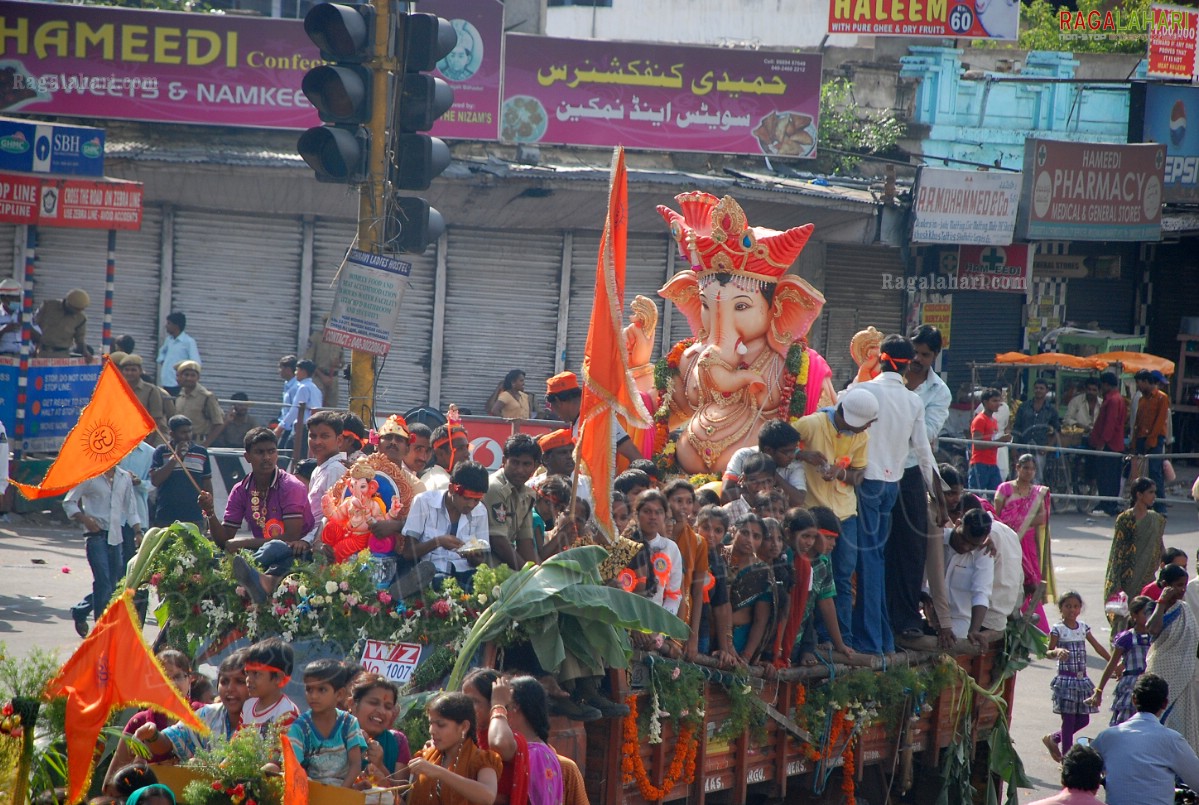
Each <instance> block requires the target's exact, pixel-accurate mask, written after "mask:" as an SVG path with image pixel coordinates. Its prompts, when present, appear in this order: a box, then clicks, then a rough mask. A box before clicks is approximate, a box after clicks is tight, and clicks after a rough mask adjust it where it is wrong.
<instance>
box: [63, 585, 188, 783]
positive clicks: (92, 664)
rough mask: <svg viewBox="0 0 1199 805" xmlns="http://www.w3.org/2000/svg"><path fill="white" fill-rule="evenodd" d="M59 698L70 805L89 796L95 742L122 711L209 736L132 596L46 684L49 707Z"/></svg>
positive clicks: (112, 607) (113, 607)
mask: <svg viewBox="0 0 1199 805" xmlns="http://www.w3.org/2000/svg"><path fill="white" fill-rule="evenodd" d="M58 696H66V697H67V719H66V733H67V783H68V787H69V789H70V793H69V795H68V796H67V801H68V802H79V801H80V799H82V797H83V796H84V794H86V793H87V786H88V783H89V782H90V781H91V777H92V767H93V765H94V764H95V761H96V741H97V739H98V738H99V736H100V730H102V729H103V728H104V725H105V724H106V723H107V722H108V716H109V715H110V714H111V713H112V711H113V710H115V709H117V708H120V707H128V706H135V707H141V708H146V707H148V708H152V709H154V710H156V711H158V712H160V713H163V714H164V715H167V716H170V717H172V718H177V719H179V721H180V722H182V723H183V724H186V725H187V726H189V727H191V728H192V729H193V730H195V731H196V732H199V733H201V734H203V735H207V734H208V727H206V726H205V725H204V723H203V722H201V721H200V719H198V718H196V715H195V713H193V712H192V709H191V706H190V705H189V704H188V703H187V700H185V699H184V698H183V695H182V694H181V693H180V692H179V691H178V689H176V688H175V686H174V685H172V684H171V681H170V680H169V679H167V676H166V673H165V672H164V671H163V668H162V665H160V664H159V662H158V660H157V659H156V658H155V657H154V654H153V652H152V651H151V650H150V647H149V646H148V645H146V641H145V639H144V638H143V637H142V631H141V627H140V626H139V625H138V619H137V613H136V612H135V611H134V609H133V591H132V590H126V591H125V592H124V593H123V594H122V595H121V597H120V598H118V599H116V600H115V601H113V602H112V603H111V604H109V605H108V609H107V610H105V611H104V614H103V615H102V616H101V617H100V620H99V621H97V622H96V628H95V629H93V630H92V633H91V634H90V635H88V636H87V637H86V638H85V639H84V641H83V642H82V643H81V644H80V645H79V648H77V649H75V653H74V654H72V655H71V658H70V659H69V660H67V661H66V664H64V665H63V667H62V668H60V669H59V671H58V675H57V676H55V677H54V679H52V680H50V682H49V683H47V685H46V689H45V691H44V693H43V697H44V698H45V699H46V700H47V701H49V700H50V699H53V698H55V697H58Z"/></svg>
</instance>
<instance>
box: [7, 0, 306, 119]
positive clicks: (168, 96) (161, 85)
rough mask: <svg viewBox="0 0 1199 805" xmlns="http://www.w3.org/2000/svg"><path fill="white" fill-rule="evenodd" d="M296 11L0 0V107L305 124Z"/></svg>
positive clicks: (302, 51)
mask: <svg viewBox="0 0 1199 805" xmlns="http://www.w3.org/2000/svg"><path fill="white" fill-rule="evenodd" d="M318 64H320V56H319V54H318V52H317V49H316V46H315V45H314V44H312V42H311V41H309V39H308V37H307V35H305V33H304V25H303V23H302V22H300V21H298V20H276V19H264V18H254V17H235V16H224V15H217V14H186V13H178V12H167V11H140V10H133V9H122V8H111V7H100V6H76V5H68V4H64V3H22V2H11V1H9V2H0V110H3V111H4V112H16V111H19V112H21V113H22V114H35V115H70V116H72V117H88V118H116V119H124V120H148V121H157V122H164V123H199V124H209V125H218V126H250V127H258V128H274V129H303V128H307V127H309V126H314V125H317V124H319V123H320V120H319V119H318V118H317V116H316V111H315V110H314V109H313V108H312V105H311V104H309V103H308V99H307V98H305V97H304V93H302V92H301V91H300V81H301V79H303V77H304V73H305V72H307V71H308V70H309V69H310V68H312V67H315V66H316V65H318Z"/></svg>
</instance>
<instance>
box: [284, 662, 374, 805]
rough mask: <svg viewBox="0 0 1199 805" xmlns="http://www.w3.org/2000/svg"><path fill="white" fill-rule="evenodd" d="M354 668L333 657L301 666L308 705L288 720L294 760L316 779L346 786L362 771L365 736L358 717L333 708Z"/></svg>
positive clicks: (354, 670) (343, 692)
mask: <svg viewBox="0 0 1199 805" xmlns="http://www.w3.org/2000/svg"><path fill="white" fill-rule="evenodd" d="M356 670H357V669H355V668H354V667H353V666H349V665H347V664H346V663H343V662H341V661H340V660H333V659H321V660H316V661H314V662H310V663H308V665H307V666H306V667H305V668H304V697H305V698H306V699H307V701H308V707H309V709H308V711H307V712H305V713H304V714H303V715H301V716H300V717H299V718H297V719H296V720H295V721H293V722H292V724H291V727H289V728H288V730H287V737H288V740H290V741H291V746H292V749H294V750H295V753H296V760H298V761H299V762H300V765H302V766H303V767H304V770H305V771H307V772H308V776H309V777H310V778H311V779H313V780H316V781H317V782H318V783H324V784H326V785H340V786H344V787H346V788H349V787H351V786H353V785H354V782H355V780H357V779H358V775H359V774H360V773H361V772H362V756H363V753H364V752H365V751H366V738H365V737H363V735H362V728H361V727H359V726H358V719H356V718H354V716H352V715H350V714H349V713H347V712H345V711H344V710H339V709H338V708H337V705H338V703H339V702H340V701H341V699H342V698H343V697H344V696H345V693H346V687H347V685H348V684H349V681H350V678H351V677H352V676H353V675H354V673H355V672H356Z"/></svg>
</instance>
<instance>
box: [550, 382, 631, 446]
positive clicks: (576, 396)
mask: <svg viewBox="0 0 1199 805" xmlns="http://www.w3.org/2000/svg"><path fill="white" fill-rule="evenodd" d="M545 401H546V402H547V403H549V406H550V410H551V411H553V412H554V416H556V417H558V419H560V420H562V421H563V422H567V423H569V424H570V432H571V435H572V436H574V438H575V439H576V440H577V439H578V438H579V410H580V408H581V407H582V405H583V390H582V389H581V388H579V378H578V376H577V375H575V373H574V372H561V373H559V374H556V375H554V376H553V377H551V378H550V379H549V380H547V381H545ZM612 440H613V441H614V442H616V452H617V453H619V454H620V455H622V456H624V457H625V458H627V459H628V460H629V461H636V460H637V459H639V458H644V456H642V455H641V451H640V450H638V449H637V445H635V444H633V440H632V439H631V438H629V434H628V433H627V432H626V431H625V429H624V428H622V427H621V426H620V423H619V422H617V423H616V426H615V428H614V430H613V433H612Z"/></svg>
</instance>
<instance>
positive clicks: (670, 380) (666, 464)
mask: <svg viewBox="0 0 1199 805" xmlns="http://www.w3.org/2000/svg"><path fill="white" fill-rule="evenodd" d="M695 341H696V339H694V338H684V339H683V340H682V341H680V342H678V343H677V344H675V345H674V346H673V347H672V348H671V350H670V352H669V353H667V354H666V357H664V358H661V359H659V360H658V362H657V363H656V364H654V389H655V390H656V391H657V392H658V400H659V403H658V410H656V411H655V412H654V462H655V463H656V464H657V465H658V469H660V470H661V471H662V472H664V473H667V474H675V473H677V472H678V464H677V462H676V460H675V449H676V446H675V442H674V441H673V440H672V439H671V438H670V398H671V397H673V396H674V385H675V383H676V382H677V380H678V378H679V377H680V376H681V375H680V371H679V367H680V365H681V364H682V362H683V353H684V352H686V351H687V348H688V347H690V346H691V345H692V344H694V343H695Z"/></svg>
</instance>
